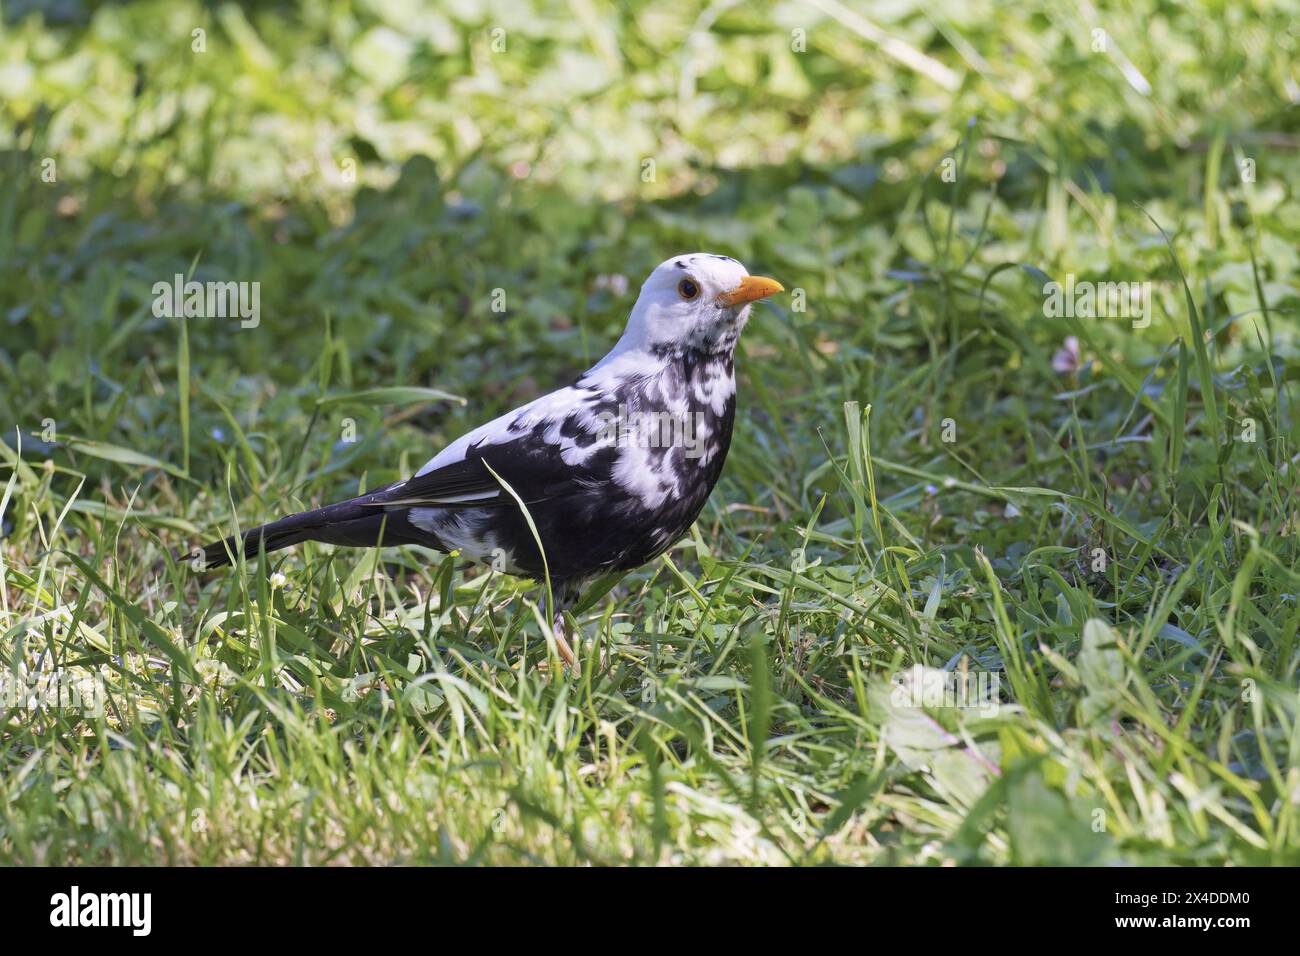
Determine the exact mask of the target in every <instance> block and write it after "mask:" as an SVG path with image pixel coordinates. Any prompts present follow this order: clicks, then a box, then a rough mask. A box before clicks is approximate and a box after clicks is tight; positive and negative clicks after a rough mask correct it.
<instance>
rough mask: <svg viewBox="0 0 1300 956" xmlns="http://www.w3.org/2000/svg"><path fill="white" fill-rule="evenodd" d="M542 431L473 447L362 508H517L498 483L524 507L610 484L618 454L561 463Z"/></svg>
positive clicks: (604, 453)
mask: <svg viewBox="0 0 1300 956" xmlns="http://www.w3.org/2000/svg"><path fill="white" fill-rule="evenodd" d="M543 424H550V423H549V422H546V423H543ZM565 424H566V425H568V424H569V423H568V422H566V423H565ZM544 431H545V429H544V428H542V427H540V426H539V427H536V428H534V429H532V430H531V431H528V432H525V433H524V434H522V435H520V436H519V437H517V438H513V439H511V440H509V441H506V442H499V443H494V444H480V445H472V446H470V448H469V450H468V451H467V452H466V455H465V458H464V459H462V460H461V461H455V462H451V463H449V464H446V465H443V466H442V467H441V468H437V469H434V470H433V471H430V472H426V473H425V474H423V475H415V476H413V477H411V478H408V479H407V480H406V481H403V482H398V483H397V484H395V485H390V486H389V487H387V488H383V489H381V490H379V491H378V492H376V493H375V494H374V495H367V496H366V499H367V500H366V501H364V502H363V503H364V504H368V505H371V506H374V507H383V508H393V507H404V508H499V507H511V508H516V507H518V504H517V503H516V501H515V499H514V497H513V496H512V495H511V494H510V493H509V492H508V491H506V490H505V488H503V487H502V485H501V481H505V482H506V483H507V484H508V485H509V486H510V487H511V488H512V489H513V490H514V492H515V494H517V495H518V496H519V497H520V498H521V499H523V502H524V504H525V505H533V504H537V503H539V502H543V501H550V500H552V499H555V498H563V497H567V496H569V495H574V494H580V493H582V492H586V491H590V490H591V489H593V488H595V487H598V486H599V485H601V484H603V483H605V482H608V481H610V480H611V477H612V471H613V465H614V460H615V457H616V454H617V450H616V448H614V447H613V446H608V447H605V448H601V449H599V450H598V451H596V452H595V453H594V454H592V455H591V456H589V457H588V458H587V459H586V461H585V462H584V463H583V464H581V465H570V464H568V463H567V462H565V461H564V459H563V458H562V457H561V454H560V453H561V446H560V445H558V444H555V443H552V442H548V441H546V440H545V439H544V438H543V437H542V436H543V434H544ZM565 431H568V429H567V428H566V429H565ZM585 438H590V440H591V441H595V437H594V436H588V435H586V434H581V435H579V441H581V440H582V439H585ZM488 466H491V468H490V470H489V467H488ZM493 471H495V472H496V475H493V473H492V472H493ZM497 475H499V476H500V480H498V478H497Z"/></svg>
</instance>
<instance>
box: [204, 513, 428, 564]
mask: <svg viewBox="0 0 1300 956" xmlns="http://www.w3.org/2000/svg"><path fill="white" fill-rule="evenodd" d="M362 500H363V499H361V498H353V499H351V500H348V501H340V502H338V503H336V504H332V505H326V506H325V507H324V508H317V509H315V510H314V511H302V512H299V513H297V514H292V515H289V516H288V517H285V518H280V519H279V520H278V521H272V522H270V523H268V524H264V525H259V526H258V527H256V528H253V529H252V530H250V531H245V532H244V533H243V534H242V535H232V536H231V537H229V538H222V539H221V540H220V541H214V542H212V543H211V544H207V545H204V546H203V547H202V548H200V549H199V551H197V552H192V553H191V555H190V557H191V558H196V557H198V556H199V555H200V554H201V555H202V559H203V565H202V567H203V570H210V569H212V568H221V567H225V566H226V565H228V564H232V563H234V561H235V560H238V556H239V555H240V554H241V553H242V554H243V556H244V558H245V559H247V560H249V561H256V560H257V555H258V552H259V551H265V552H267V553H268V554H269V553H271V552H272V551H279V550H280V549H282V548H287V547H289V546H291V545H295V544H299V543H300V542H303V541H321V542H324V543H325V544H338V545H344V546H347V547H354V548H373V547H378V546H379V545H381V544H382V545H396V544H425V545H431V546H434V547H437V544H436V543H435V542H431V541H430V540H429V536H428V535H427V534H423V533H421V532H420V531H419V529H417V528H415V527H414V526H413V525H412V524H411V523H410V522H409V521H407V519H406V512H404V511H384V510H383V509H382V508H376V507H373V506H369V507H367V506H364V505H362V504H359V502H360V501H362Z"/></svg>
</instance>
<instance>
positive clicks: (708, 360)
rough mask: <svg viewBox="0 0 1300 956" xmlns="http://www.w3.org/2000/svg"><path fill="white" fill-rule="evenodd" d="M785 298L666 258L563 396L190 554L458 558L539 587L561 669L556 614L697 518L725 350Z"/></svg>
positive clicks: (570, 660)
mask: <svg viewBox="0 0 1300 956" xmlns="http://www.w3.org/2000/svg"><path fill="white" fill-rule="evenodd" d="M783 291H785V290H784V287H783V286H782V285H781V284H780V283H779V282H777V281H776V280H775V279H769V278H766V277H764V276H756V275H750V274H749V272H748V270H747V269H746V268H745V267H744V266H743V265H742V264H741V263H740V262H738V261H737V260H736V259H733V258H731V257H729V256H723V255H716V254H712V253H692V254H687V255H678V256H673V257H672V258H670V259H667V260H665V261H664V262H662V263H660V264H659V265H658V266H656V267H655V269H654V270H653V271H652V272H651V273H650V275H649V276H648V277H647V278H646V280H645V282H644V283H643V284H642V285H641V289H640V293H639V294H638V296H637V299H636V303H635V304H634V305H633V307H632V311H631V313H630V315H629V317H628V320H627V324H626V327H625V328H624V331H623V334H622V335H621V336H620V337H619V339H618V341H617V342H616V343H615V344H614V346H613V348H612V349H610V351H609V353H608V354H606V355H605V356H604V358H602V359H600V361H598V362H596V364H595V365H593V366H592V367H591V368H589V369H588V370H587V371H585V372H583V373H582V374H581V375H579V376H578V377H577V379H576V380H575V381H574V382H573V383H572V384H570V385H568V386H566V387H564V388H560V389H557V390H556V391H553V392H551V393H549V394H547V395H543V396H541V397H540V398H537V399H535V400H534V401H531V402H528V403H527V404H525V405H522V406H520V407H519V408H516V409H515V410H514V411H511V412H507V413H506V414H504V415H502V416H500V417H499V418H496V419H493V420H492V421H489V422H488V423H487V424H485V425H482V426H480V427H478V428H475V429H474V430H472V431H470V432H468V433H466V434H465V435H462V436H461V437H460V438H458V439H456V440H455V441H453V442H452V443H451V444H449V445H447V446H446V447H445V448H443V449H442V450H441V451H440V452H438V454H436V455H434V456H433V457H432V458H431V459H429V461H428V462H427V463H426V464H425V465H424V466H423V467H422V468H420V469H419V470H418V471H416V472H415V474H413V475H412V476H411V477H409V478H406V479H404V480H402V481H397V482H394V483H392V484H388V485H385V486H383V487H381V488H378V489H376V490H373V491H370V492H367V493H366V494H363V495H360V496H358V497H355V498H349V499H348V500H346V501H339V502H336V503H334V504H329V505H326V506H324V507H321V508H316V509H314V510H311V511H303V512H299V513H297V514H291V515H288V516H287V517H283V518H280V519H279V520H276V521H272V522H270V523H268V524H264V525H260V526H258V527H255V528H253V529H251V530H249V531H246V532H244V533H243V534H242V535H238V536H231V537H228V538H224V539H222V540H219V541H215V542H212V543H210V544H207V545H204V546H203V547H202V548H201V549H199V550H198V551H196V552H191V554H190V555H189V556H188V557H189V558H191V559H192V562H193V564H194V566H195V567H196V568H198V569H201V570H211V569H214V568H219V567H222V566H224V565H229V564H232V563H235V562H236V561H237V560H238V557H237V556H238V555H239V554H241V553H242V554H243V556H244V558H245V559H249V560H251V559H256V557H257V555H258V552H259V551H265V552H272V551H278V550H280V549H281V548H287V547H289V546H291V545H294V544H298V543H299V542H303V541H320V542H324V543H327V544H332V545H343V546H351V547H380V546H389V545H404V544H416V545H423V546H425V547H428V548H432V549H434V550H437V551H441V552H444V553H459V554H460V555H463V556H465V557H466V558H467V559H468V560H469V561H471V562H474V563H478V564H485V565H489V566H491V567H492V568H494V569H495V570H497V571H501V572H505V573H508V574H511V575H516V576H520V577H525V578H531V579H533V580H545V581H548V582H549V586H550V588H551V594H552V602H551V603H552V609H553V618H552V629H553V636H554V637H555V640H556V647H557V650H558V651H559V653H560V655H561V656H562V658H563V659H564V661H565V662H566V664H568V665H570V666H572V665H573V664H574V657H573V652H572V648H571V646H570V643H569V641H570V638H571V632H570V630H569V628H568V626H567V621H566V618H565V613H566V612H568V611H570V610H571V609H572V608H574V607H575V606H576V605H577V604H578V602H579V600H580V598H581V596H582V594H583V591H584V589H585V588H586V587H587V586H588V585H589V584H590V583H591V582H593V581H594V580H596V579H597V578H600V577H603V576H604V575H607V574H613V573H623V572H627V571H631V570H634V569H635V568H638V567H641V566H642V565H645V564H647V563H649V562H650V561H652V560H654V559H655V558H657V557H659V556H660V555H662V554H663V553H664V552H666V551H667V550H668V549H669V548H670V547H672V545H673V544H675V543H676V542H677V541H678V540H680V539H681V538H682V537H683V536H684V535H685V534H686V533H687V532H688V531H689V530H690V528H691V526H692V525H693V524H694V523H695V520H696V518H698V517H699V515H700V512H701V511H702V510H703V508H704V504H705V502H706V500H707V499H708V497H709V495H710V493H711V492H712V491H713V487H714V485H715V484H716V483H717V481H718V477H719V475H720V474H721V473H722V466H723V462H724V461H725V460H726V457H727V452H728V450H729V449H730V447H731V435H732V426H733V424H734V422H735V417H736V377H735V349H736V343H737V341H738V340H739V338H740V334H741V331H742V330H743V329H744V328H745V325H746V323H747V322H748V320H749V316H750V310H751V308H752V306H753V304H754V303H755V302H757V301H759V300H760V299H765V298H768V297H769V296H772V295H775V294H777V293H779V292H783ZM539 545H540V547H539Z"/></svg>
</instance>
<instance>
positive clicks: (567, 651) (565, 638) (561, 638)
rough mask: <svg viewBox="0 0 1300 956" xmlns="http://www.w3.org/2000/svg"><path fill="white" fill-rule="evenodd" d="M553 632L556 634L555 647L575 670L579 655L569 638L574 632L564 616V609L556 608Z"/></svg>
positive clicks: (565, 661) (552, 626)
mask: <svg viewBox="0 0 1300 956" xmlns="http://www.w3.org/2000/svg"><path fill="white" fill-rule="evenodd" d="M551 633H552V634H553V635H554V636H555V647H556V649H557V650H558V651H559V652H560V656H561V657H562V658H564V663H565V664H567V665H568V666H569V667H572V668H574V669H575V670H576V669H577V667H578V658H577V655H576V654H574V653H573V647H572V645H570V644H569V638H570V637H572V636H573V632H572V631H571V630H570V629H569V622H568V620H567V619H566V618H565V616H564V611H562V610H558V609H557V610H556V612H555V620H554V622H553V623H552V625H551Z"/></svg>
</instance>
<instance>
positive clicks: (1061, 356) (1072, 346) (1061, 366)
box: [1052, 335, 1083, 375]
mask: <svg viewBox="0 0 1300 956" xmlns="http://www.w3.org/2000/svg"><path fill="white" fill-rule="evenodd" d="M1082 364H1083V357H1082V355H1081V354H1080V352H1079V339H1078V338H1077V337H1076V336H1073V335H1069V336H1066V338H1065V347H1064V348H1061V349H1057V350H1056V354H1055V355H1053V356H1052V371H1053V372H1056V373H1057V374H1058V375H1071V374H1073V373H1074V372H1077V371H1079V366H1080V365H1082Z"/></svg>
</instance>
